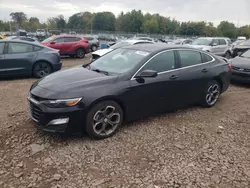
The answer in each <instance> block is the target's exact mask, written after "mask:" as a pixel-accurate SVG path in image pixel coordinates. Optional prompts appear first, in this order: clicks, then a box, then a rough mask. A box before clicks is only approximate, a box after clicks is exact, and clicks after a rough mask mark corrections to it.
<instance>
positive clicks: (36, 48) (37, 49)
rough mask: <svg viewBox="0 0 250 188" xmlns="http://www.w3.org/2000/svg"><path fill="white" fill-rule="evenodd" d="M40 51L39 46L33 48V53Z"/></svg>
mask: <svg viewBox="0 0 250 188" xmlns="http://www.w3.org/2000/svg"><path fill="white" fill-rule="evenodd" d="M41 49H42V47H41V46H33V50H34V51H39V50H41Z"/></svg>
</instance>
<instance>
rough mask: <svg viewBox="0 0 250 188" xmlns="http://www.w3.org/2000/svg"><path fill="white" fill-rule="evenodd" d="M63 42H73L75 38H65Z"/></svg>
mask: <svg viewBox="0 0 250 188" xmlns="http://www.w3.org/2000/svg"><path fill="white" fill-rule="evenodd" d="M64 42H75V37H65V38H64Z"/></svg>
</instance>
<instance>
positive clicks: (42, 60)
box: [31, 59, 54, 76]
mask: <svg viewBox="0 0 250 188" xmlns="http://www.w3.org/2000/svg"><path fill="white" fill-rule="evenodd" d="M40 62H46V63H48V64H49V66H50V67H51V70H52V72H53V71H54V69H53V66H52V63H51V62H49V61H48V60H44V59H39V60H37V61H35V62H34V64H33V66H32V69H31V74H32V75H33V70H34V67H35V65H36V64H37V63H40ZM33 76H34V75H33Z"/></svg>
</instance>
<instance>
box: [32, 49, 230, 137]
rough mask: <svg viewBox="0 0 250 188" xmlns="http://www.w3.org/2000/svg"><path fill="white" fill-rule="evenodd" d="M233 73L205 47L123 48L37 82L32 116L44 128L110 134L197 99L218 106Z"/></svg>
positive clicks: (34, 85)
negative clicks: (134, 122) (142, 119)
mask: <svg viewBox="0 0 250 188" xmlns="http://www.w3.org/2000/svg"><path fill="white" fill-rule="evenodd" d="M230 75H231V66H230V64H228V62H227V60H225V59H223V58H220V57H216V56H214V55H212V54H209V53H206V52H204V51H199V50H195V49H190V48H186V47H181V46H174V45H172V46H169V45H166V44H143V45H134V46H130V47H123V48H119V49H116V50H114V51H111V52H109V53H108V54H106V55H104V56H103V57H101V58H99V59H98V60H96V61H94V62H93V63H91V64H90V65H87V66H85V67H82V66H79V67H75V68H71V69H68V70H64V71H61V72H58V73H55V74H52V75H49V76H46V77H45V78H43V79H41V80H39V81H37V82H36V83H34V84H33V85H32V87H31V89H30V92H29V97H28V100H29V102H30V117H31V118H32V119H33V120H34V121H35V122H36V124H37V126H38V127H39V128H40V129H42V130H44V131H50V132H67V133H81V132H83V131H86V132H87V133H88V134H89V135H90V136H91V137H94V138H97V139H102V138H107V137H109V136H111V135H113V134H114V133H115V132H116V131H117V130H118V128H119V127H120V126H121V124H122V123H123V122H124V121H131V120H136V119H138V118H141V117H145V116H149V115H152V114H155V113H161V112H165V111H169V110H172V109H176V108H179V107H183V106H186V105H189V104H193V103H197V102H198V103H200V104H202V105H203V106H205V107H212V106H213V105H215V103H216V102H217V100H218V98H219V96H220V94H221V93H223V92H224V91H226V90H227V89H228V87H229V83H230Z"/></svg>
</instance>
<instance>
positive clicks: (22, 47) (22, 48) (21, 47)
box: [8, 42, 33, 54]
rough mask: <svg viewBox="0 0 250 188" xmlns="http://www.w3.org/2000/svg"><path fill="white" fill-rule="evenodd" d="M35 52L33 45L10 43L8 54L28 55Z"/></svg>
mask: <svg viewBox="0 0 250 188" xmlns="http://www.w3.org/2000/svg"><path fill="white" fill-rule="evenodd" d="M32 51H33V45H31V44H24V43H16V42H10V43H9V45H8V53H9V54H13V53H27V52H32Z"/></svg>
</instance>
